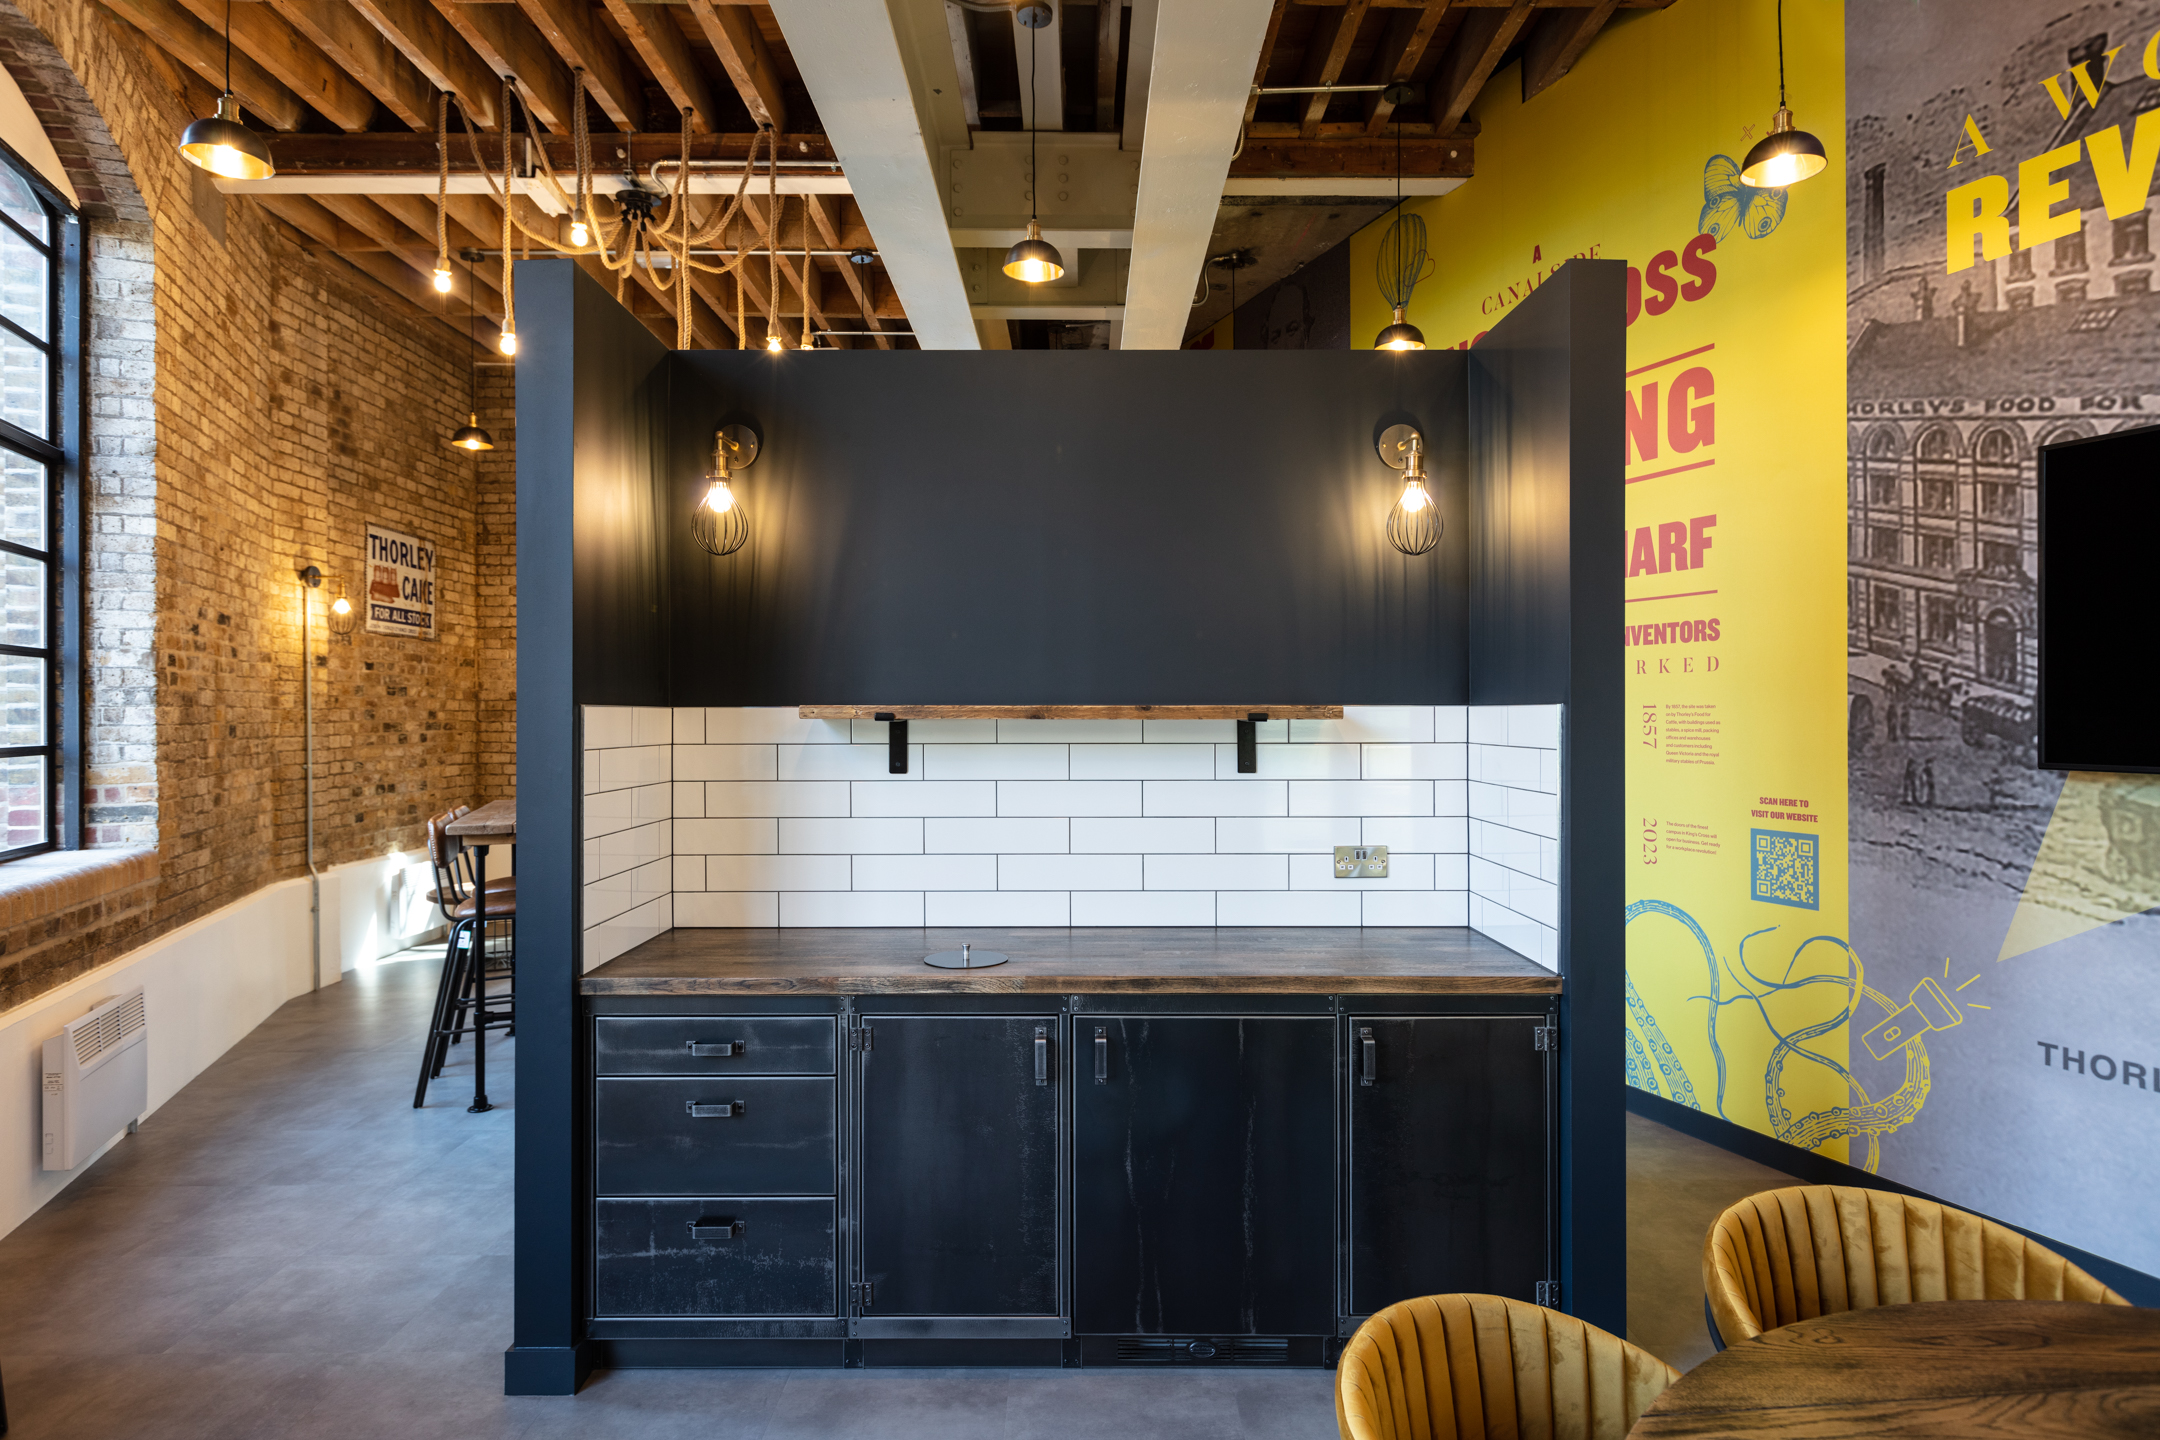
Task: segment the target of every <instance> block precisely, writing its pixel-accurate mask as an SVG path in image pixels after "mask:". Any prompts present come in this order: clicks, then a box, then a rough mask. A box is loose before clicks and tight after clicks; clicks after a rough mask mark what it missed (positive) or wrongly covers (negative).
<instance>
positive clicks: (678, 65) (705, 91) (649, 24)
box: [607, 0, 720, 132]
mask: <svg viewBox="0 0 2160 1440" xmlns="http://www.w3.org/2000/svg"><path fill="white" fill-rule="evenodd" d="M607 8H608V14H610V15H612V16H614V17H615V23H616V24H618V25H620V26H622V32H623V34H624V35H625V36H627V37H628V38H629V41H630V47H631V48H632V49H633V50H636V51H637V53H638V58H639V59H640V60H643V61H644V62H645V68H646V69H648V70H650V71H652V73H653V78H654V79H655V80H657V81H658V82H659V83H660V88H661V89H662V90H665V91H666V92H667V97H668V99H670V100H672V101H673V102H674V103H675V108H676V109H677V110H688V111H689V112H690V123H691V126H692V128H694V129H697V130H701V131H706V132H711V131H715V130H718V129H719V128H720V111H719V108H718V106H717V105H715V104H714V101H713V90H712V85H711V83H710V82H709V81H707V80H706V78H705V67H704V66H702V65H700V64H698V60H697V56H696V55H694V54H692V53H691V51H690V42H689V41H688V40H687V39H685V38H684V37H683V32H682V29H681V27H680V26H678V25H677V24H676V23H675V13H674V12H675V10H676V9H678V8H679V7H677V6H672V5H653V4H647V3H639V4H632V3H631V0H607Z"/></svg>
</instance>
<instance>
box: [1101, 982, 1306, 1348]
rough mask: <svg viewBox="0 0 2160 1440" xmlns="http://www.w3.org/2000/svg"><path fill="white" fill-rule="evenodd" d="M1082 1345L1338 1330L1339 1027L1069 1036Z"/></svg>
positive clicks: (1268, 1019) (1128, 1020)
mask: <svg viewBox="0 0 2160 1440" xmlns="http://www.w3.org/2000/svg"><path fill="white" fill-rule="evenodd" d="M1073 1051H1074V1054H1073V1062H1074V1063H1073V1066H1072V1075H1073V1329H1074V1330H1075V1332H1079V1333H1087V1334H1097V1335H1103V1334H1111V1335H1117V1334H1145V1335H1201V1336H1210V1335H1317V1334H1327V1333H1331V1332H1332V1331H1333V1330H1334V1328H1335V1280H1334V1277H1335V1203H1334V1196H1335V1174H1336V1171H1335V1155H1336V1148H1335V1026H1334V1022H1333V1021H1332V1020H1329V1019H1325V1018H1319V1017H1315V1018H1310V1019H1308V1018H1304V1017H1292V1016H1258V1017H1235V1016H1223V1017H1215V1016H1138V1015H1083V1016H1079V1017H1076V1019H1075V1020H1074V1022H1073Z"/></svg>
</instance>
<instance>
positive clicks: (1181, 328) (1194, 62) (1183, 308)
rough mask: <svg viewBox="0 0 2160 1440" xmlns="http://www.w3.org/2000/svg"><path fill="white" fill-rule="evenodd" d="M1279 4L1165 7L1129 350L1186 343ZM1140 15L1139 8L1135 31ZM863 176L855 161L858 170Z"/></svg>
mask: <svg viewBox="0 0 2160 1440" xmlns="http://www.w3.org/2000/svg"><path fill="white" fill-rule="evenodd" d="M1274 8H1275V7H1274V4H1273V0H1214V3H1211V4H1206V5H1200V4H1193V3H1191V0H1186V3H1182V4H1180V3H1167V4H1164V5H1162V6H1161V7H1160V8H1159V9H1158V10H1157V12H1156V16H1155V34H1154V47H1153V50H1154V53H1153V55H1152V57H1151V61H1150V64H1149V67H1148V70H1149V74H1148V89H1147V131H1146V135H1147V140H1146V143H1145V144H1144V145H1143V146H1142V147H1141V150H1140V194H1139V206H1138V212H1137V213H1136V214H1135V215H1134V217H1133V251H1132V278H1131V280H1130V282H1129V283H1128V285H1127V287H1126V291H1125V316H1124V323H1125V329H1124V335H1123V345H1124V348H1125V349H1128V350H1175V349H1176V348H1177V347H1178V346H1179V345H1180V344H1182V343H1183V342H1184V339H1185V322H1186V320H1187V318H1188V317H1189V316H1190V315H1191V313H1192V297H1193V290H1194V288H1195V286H1197V285H1198V283H1199V278H1200V267H1201V266H1202V265H1203V264H1205V263H1206V261H1207V247H1208V239H1209V237H1210V236H1212V235H1213V234H1214V233H1215V217H1216V211H1217V209H1218V208H1219V207H1220V206H1221V204H1222V196H1223V181H1224V180H1225V179H1226V178H1227V177H1228V175H1229V174H1230V155H1231V152H1232V151H1233V150H1235V149H1236V148H1237V138H1238V126H1239V124H1240V123H1241V122H1242V121H1243V120H1244V118H1245V102H1246V99H1247V97H1248V96H1249V95H1250V94H1251V91H1252V83H1253V81H1252V77H1253V71H1254V69H1255V68H1256V67H1257V66H1258V65H1259V63H1260V44H1261V41H1262V40H1263V39H1265V38H1266V35H1267V23H1268V16H1269V14H1270V13H1271V12H1272V11H1273V9H1274ZM1139 18H1140V17H1139V15H1138V14H1137V13H1135V15H1134V17H1133V19H1134V24H1135V28H1137V27H1138V22H1139ZM1134 48H1135V50H1136V51H1137V50H1138V48H1139V47H1138V46H1137V45H1136V46H1135V47H1134ZM1134 58H1135V59H1136V60H1137V59H1138V58H1139V57H1138V55H1137V54H1135V56H1134ZM1130 93H1131V84H1130V82H1129V81H1128V82H1127V94H1128V97H1129V95H1130ZM821 113H822V111H821ZM854 173H855V171H854V168H853V166H850V167H849V168H848V174H849V175H850V176H851V177H852V176H853V175H854ZM860 183H861V182H860V181H857V186H858V189H859V188H860ZM874 228H875V225H874V223H873V229H874ZM908 313H909V314H911V315H912V314H913V313H914V311H912V310H910V311H909V312H908Z"/></svg>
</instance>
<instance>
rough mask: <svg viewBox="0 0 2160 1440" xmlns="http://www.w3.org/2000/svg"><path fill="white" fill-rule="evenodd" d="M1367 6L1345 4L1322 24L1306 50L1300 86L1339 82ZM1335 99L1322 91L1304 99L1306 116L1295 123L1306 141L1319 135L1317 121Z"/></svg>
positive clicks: (1362, 0) (1356, 0)
mask: <svg viewBox="0 0 2160 1440" xmlns="http://www.w3.org/2000/svg"><path fill="white" fill-rule="evenodd" d="M1370 3H1371V0H1348V3H1346V4H1344V5H1343V6H1342V7H1341V8H1340V9H1337V10H1335V11H1334V12H1333V13H1331V14H1329V15H1327V16H1326V17H1324V18H1323V19H1322V20H1321V22H1320V28H1319V29H1318V30H1316V31H1314V32H1313V38H1312V43H1311V44H1310V45H1308V46H1306V48H1305V68H1304V70H1303V71H1302V72H1301V74H1300V77H1299V79H1298V83H1299V84H1300V85H1333V84H1335V83H1336V82H1337V81H1338V80H1340V79H1342V72H1343V64H1344V62H1346V61H1347V60H1349V58H1350V47H1351V46H1352V45H1354V44H1355V43H1357V32H1358V27H1359V26H1360V25H1363V24H1364V23H1365V11H1366V8H1367V6H1368V5H1369V4H1370ZM1334 98H1335V97H1334V96H1332V95H1330V94H1328V93H1326V92H1325V91H1322V92H1321V93H1320V94H1317V95H1307V96H1305V97H1304V99H1305V114H1304V118H1303V119H1301V120H1300V121H1299V122H1298V123H1299V131H1300V133H1301V134H1302V135H1303V136H1304V137H1305V138H1306V139H1308V140H1310V139H1311V138H1312V137H1313V136H1315V135H1317V134H1319V133H1320V121H1321V119H1322V117H1324V116H1325V115H1326V114H1327V107H1328V101H1330V100H1332V99H1334Z"/></svg>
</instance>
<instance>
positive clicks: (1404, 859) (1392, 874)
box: [1289, 850, 1433, 894]
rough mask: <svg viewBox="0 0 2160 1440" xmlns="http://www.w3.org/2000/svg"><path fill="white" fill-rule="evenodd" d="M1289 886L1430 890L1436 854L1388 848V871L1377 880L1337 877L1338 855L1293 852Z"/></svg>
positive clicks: (1310, 888) (1299, 888) (1320, 888)
mask: <svg viewBox="0 0 2160 1440" xmlns="http://www.w3.org/2000/svg"><path fill="white" fill-rule="evenodd" d="M1289 860H1290V888H1291V889H1293V890H1336V889H1342V890H1355V891H1358V892H1359V893H1361V894H1362V893H1363V892H1365V891H1367V890H1430V889H1432V888H1433V857H1432V856H1430V855H1410V854H1401V853H1398V852H1396V851H1394V850H1390V851H1388V873H1387V874H1386V875H1385V876H1382V877H1379V878H1377V879H1367V880H1338V879H1337V878H1335V857H1334V855H1332V854H1327V855H1292V856H1290V857H1289Z"/></svg>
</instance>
